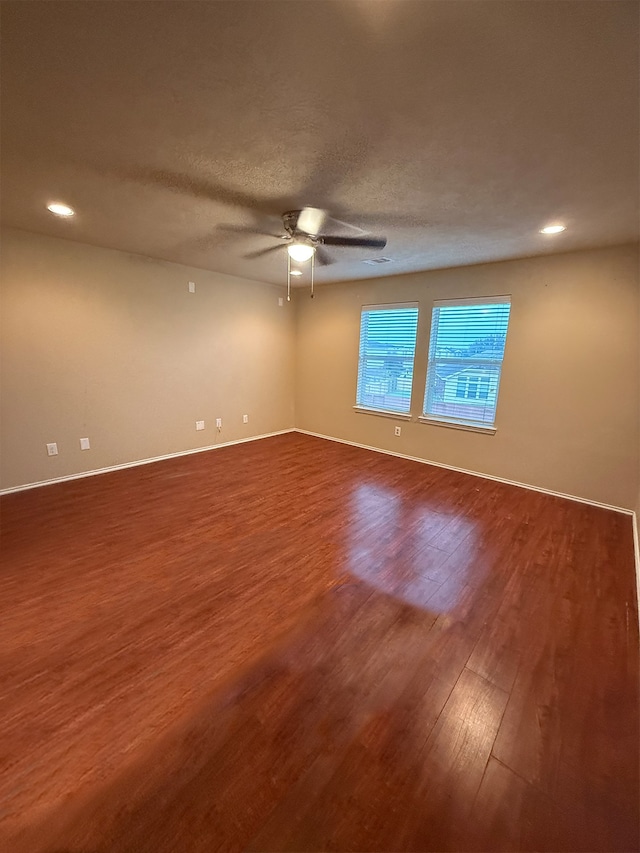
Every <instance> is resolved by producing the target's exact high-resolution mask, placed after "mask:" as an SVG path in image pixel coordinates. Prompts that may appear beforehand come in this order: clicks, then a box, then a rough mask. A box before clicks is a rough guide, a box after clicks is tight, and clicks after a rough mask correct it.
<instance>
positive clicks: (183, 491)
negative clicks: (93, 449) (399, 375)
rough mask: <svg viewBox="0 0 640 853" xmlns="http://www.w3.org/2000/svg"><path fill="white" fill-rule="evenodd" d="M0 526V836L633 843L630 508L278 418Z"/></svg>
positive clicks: (38, 846)
mask: <svg viewBox="0 0 640 853" xmlns="http://www.w3.org/2000/svg"><path fill="white" fill-rule="evenodd" d="M2 525H3V540H4V541H3V552H2V553H3V565H4V569H3V573H2V576H1V588H0V607H1V613H0V647H1V651H0V663H1V668H0V672H1V682H0V692H1V697H0V740H1V749H0V756H1V757H0V761H1V765H2V775H1V778H0V839H4V846H5V849H6V850H7V851H11V853H14V851H15V853H19V852H21V851H25V853H27V851H28V853H45V851H46V853H119V852H120V851H122V853H124V851H129V852H130V851H136V853H147V851H148V853H164V851H175V853H196V851H208V853H209V852H210V851H217V850H224V851H234V850H251V851H270V850H273V851H284V850H291V851H311V850H334V851H337V850H349V851H353V850H389V851H390V850H394V851H395V850H413V851H417V850H425V851H426V850H487V851H489V850H549V851H550V850H554V851H565V850H575V851H578V850H581V851H587V850H603V851H604V850H606V851H613V850H618V851H622V850H625V851H629V850H637V849H638V846H639V843H640V839H639V827H640V817H639V806H638V803H639V799H640V797H639V782H638V755H639V746H640V744H639V732H638V725H639V723H638V719H639V717H638V623H637V607H636V594H635V581H634V564H633V542H632V527H631V519H630V517H628V516H624V515H621V514H617V513H613V512H609V511H606V510H602V509H596V508H594V507H590V506H586V505H583V504H579V503H574V502H570V501H564V500H561V499H558V498H553V497H550V496H547V495H542V494H538V493H536V492H532V491H527V490H524V489H519V488H516V487H512V486H507V485H504V484H500V483H494V482H491V481H486V480H481V479H478V478H475V477H470V476H467V475H463V474H457V473H455V472H451V471H446V470H444V469H439V468H435V467H431V466H427V465H421V464H418V463H414V462H410V461H407V460H402V459H395V458H391V457H388V456H383V455H380V454H376V453H372V452H369V451H365V450H360V449H358V448H354V447H348V446H345V445H340V444H336V443H333V442H328V441H323V440H321V439H316V438H312V437H309V436H304V435H298V434H288V435H283V436H278V437H274V438H271V439H265V440H262V441H258V442H254V443H251V444H245V445H238V446H234V447H228V448H223V449H219V450H217V451H215V452H211V453H203V454H198V455H194V456H187V457H182V458H180V459H176V460H170V461H166V462H161V463H157V464H153V465H148V466H143V467H139V468H135V469H129V470H125V471H120V472H116V473H112V474H104V475H101V476H99V477H93V478H89V479H85V480H77V481H74V482H70V483H65V484H61V485H56V486H49V487H46V488H41V489H37V490H33V491H28V492H22V493H18V494H14V495H10V496H7V497H6V498H4V499H3V500H2Z"/></svg>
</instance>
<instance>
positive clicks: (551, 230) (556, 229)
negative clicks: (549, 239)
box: [540, 225, 567, 234]
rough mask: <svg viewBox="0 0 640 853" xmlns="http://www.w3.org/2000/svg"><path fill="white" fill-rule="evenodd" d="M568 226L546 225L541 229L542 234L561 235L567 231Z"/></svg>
mask: <svg viewBox="0 0 640 853" xmlns="http://www.w3.org/2000/svg"><path fill="white" fill-rule="evenodd" d="M566 230H567V227H566V225H546V226H545V227H544V228H541V229H540V233H541V234H560V232H561V231H566Z"/></svg>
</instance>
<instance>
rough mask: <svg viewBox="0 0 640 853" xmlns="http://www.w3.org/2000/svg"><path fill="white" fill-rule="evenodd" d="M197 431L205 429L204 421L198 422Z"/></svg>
mask: <svg viewBox="0 0 640 853" xmlns="http://www.w3.org/2000/svg"><path fill="white" fill-rule="evenodd" d="M196 429H204V421H196Z"/></svg>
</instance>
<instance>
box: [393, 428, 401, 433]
mask: <svg viewBox="0 0 640 853" xmlns="http://www.w3.org/2000/svg"><path fill="white" fill-rule="evenodd" d="M393 431H394V433H395V434H396V435H400V434H401V433H402V427H395V429H394V430H393Z"/></svg>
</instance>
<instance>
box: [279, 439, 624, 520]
mask: <svg viewBox="0 0 640 853" xmlns="http://www.w3.org/2000/svg"><path fill="white" fill-rule="evenodd" d="M293 431H294V432H300V433H303V434H304V435H312V436H314V437H315V438H324V439H327V441H337V442H338V443H339V444H349V445H350V446H351V447H361V448H362V449H363V450H373V451H375V453H384V454H385V455H386V456H397V457H398V458H399V459H408V460H410V461H411V462H421V463H422V464H423V465H435V467H436V468H446V469H447V470H448V471H458V472H459V473H460V474H471V475H472V476H473V477H482V479H483V480H495V481H496V482H497V483H506V484H507V485H508V486H518V488H520V489H529V490H531V491H532V492H541V493H542V494H543V495H552V496H553V497H556V498H564V499H565V500H568V501H577V502H578V503H581V504H589V506H597V507H599V508H600V509H610V510H612V511H613V512H622V513H624V514H625V515H634V512H633V510H632V509H626V507H623V506H614V505H612V504H604V503H600V502H599V501H591V500H588V499H587V498H580V497H578V496H577V495H567V494H565V493H564V492H554V491H553V490H552V489H543V488H542V487H541V486H531V485H530V484H529V483H519V482H518V481H517V480H507V479H505V478H504V477H494V476H493V475H492V474H482V473H481V472H480V471H469V470H468V469H467V468H457V467H456V466H455V465H446V464H445V463H444V462H434V461H432V460H431V459H421V458H420V457H419V456H407V454H405V453H396V452H395V451H394V450H383V449H382V448H380V447H372V446H371V445H369V444H358V442H356V441H347V440H346V439H344V438H335V437H334V436H332V435H323V434H322V433H319V432H310V431H309V430H306V429H295V430H293Z"/></svg>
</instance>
